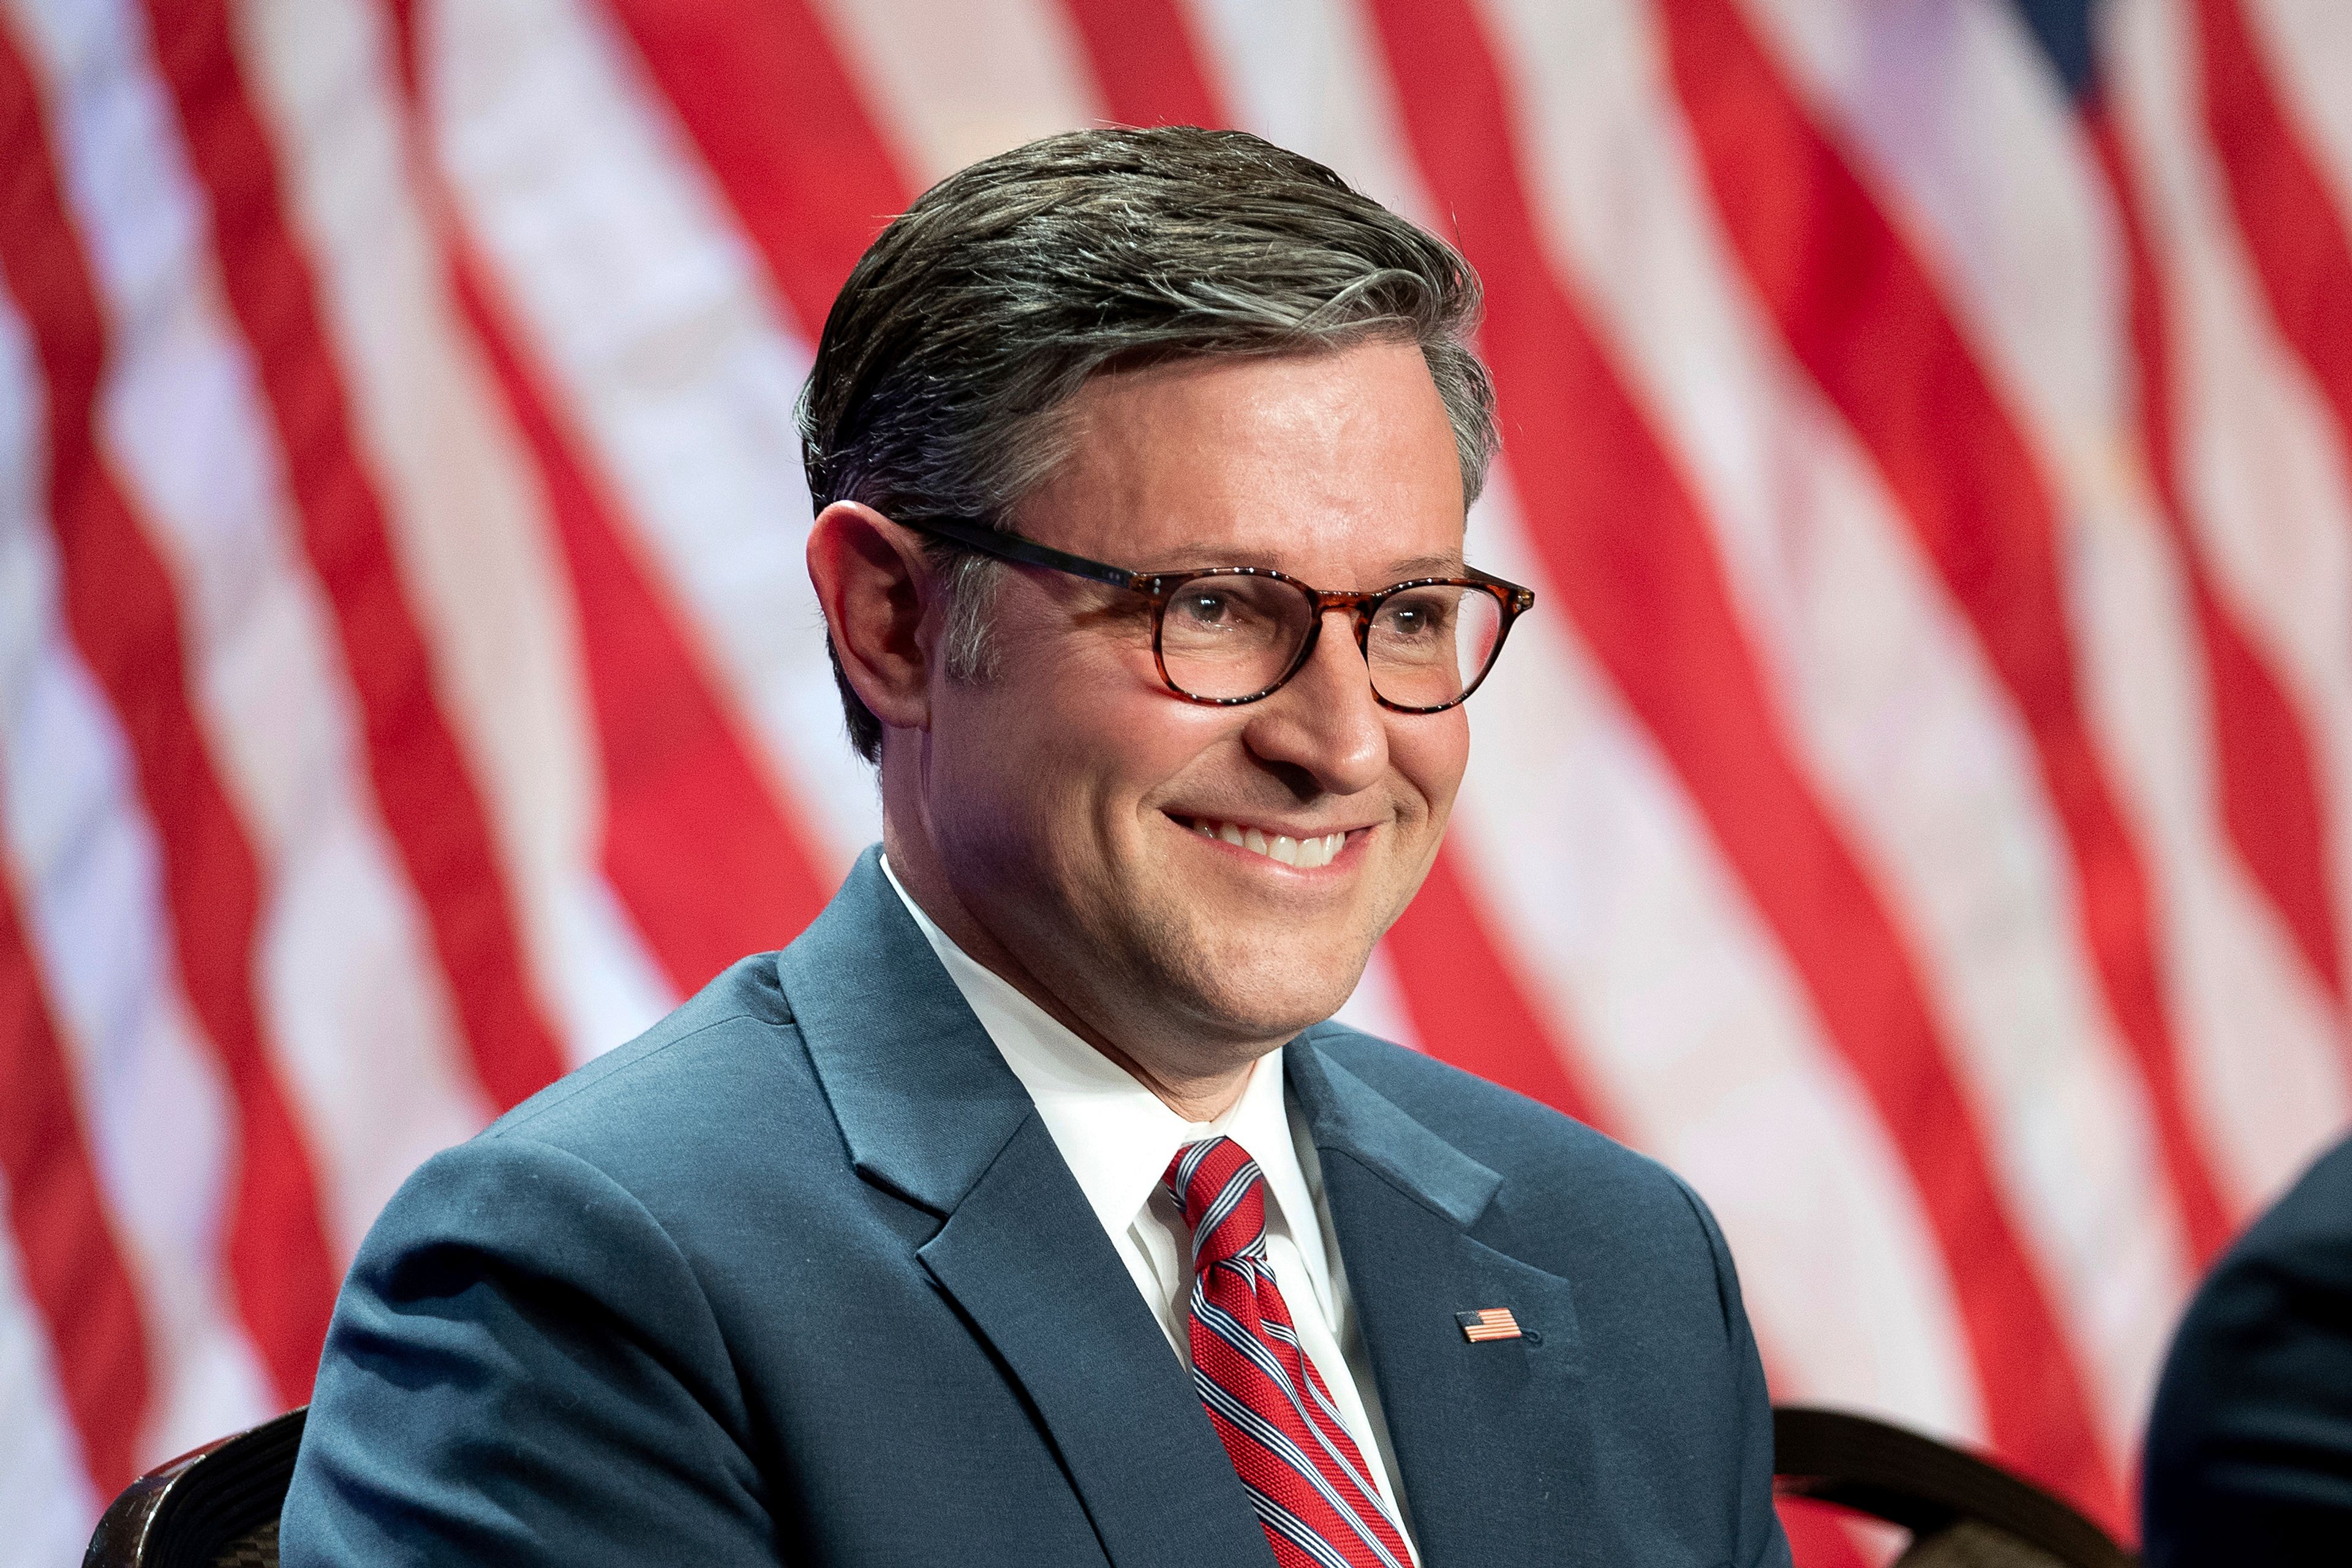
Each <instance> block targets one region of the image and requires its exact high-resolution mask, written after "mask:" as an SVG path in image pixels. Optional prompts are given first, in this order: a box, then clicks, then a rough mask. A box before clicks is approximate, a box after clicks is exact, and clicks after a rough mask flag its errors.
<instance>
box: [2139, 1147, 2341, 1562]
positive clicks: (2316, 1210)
mask: <svg viewBox="0 0 2352 1568" xmlns="http://www.w3.org/2000/svg"><path fill="white" fill-rule="evenodd" d="M2142 1516H2143V1530H2142V1535H2143V1538H2144V1539H2145V1540H2146V1542H2147V1561H2148V1563H2149V1565H2150V1568H2196V1565H2198V1564H2202V1563H2215V1564H2221V1563H2265V1564H2278V1565H2280V1568H2287V1565H2291V1564H2299V1563H2310V1564H2314V1565H2315V1568H2316V1565H2318V1564H2322V1563H2344V1562H2346V1561H2347V1559H2352V1140H2347V1141H2346V1142H2341V1143H2338V1144H2337V1145H2336V1147H2335V1148H2334V1149H2333V1150H2331V1151H2329V1152H2327V1153H2326V1155H2324V1156H2322V1157H2321V1158H2320V1160H2319V1162H2318V1163H2316V1164H2315V1165H2313V1166H2312V1168H2311V1169H2310V1170H2309V1171H2308V1172H2306V1173H2305V1175H2304V1177H2303V1179H2302V1180H2301V1181H2299V1182H2297V1183H2296V1184H2295V1185H2294V1189H2293V1190H2292V1191H2291V1192H2289V1193H2288V1194H2287V1195H2286V1196H2285V1197H2284V1198H2282V1199H2280V1200H2279V1202H2278V1203H2277V1204H2276V1205H2274V1206H2273V1208H2272V1209H2271V1210H2270V1212H2269V1213H2267V1214H2265V1215H2263V1217H2262V1218H2261V1219H2259V1220H2257V1221H2255V1222H2254V1224H2253V1226H2252V1227H2251V1228H2249V1229H2248V1230H2247V1232H2246V1234H2245V1235H2244V1236H2242V1237H2239V1238H2238V1242H2237V1244H2236V1245H2235V1246H2234V1247H2231V1249H2230V1251H2229V1253H2228V1255H2227V1256H2226V1257H2224V1258H2222V1259H2221V1262H2220V1264H2218V1265H2217V1266H2215V1268H2214V1270H2213V1273H2212V1277H2211V1278H2210V1279H2207V1280H2206V1282H2205V1284H2204V1287H2203V1288H2202V1289H2200V1290H2199V1291H2198V1292H2197V1299H2196V1300H2195V1301H2193V1302H2192V1303H2190V1305H2189V1315H2188V1317H2187V1318H2186V1319H2184V1320H2183V1321H2182V1322H2181V1325H2180V1332H2179V1337H2178V1338H2177V1339H2175V1341H2174V1342H2173V1346H2172V1354H2171V1356H2170V1357H2169V1358H2168V1360H2167V1362H2166V1363H2165V1369H2164V1380H2163V1382H2162V1384H2159V1385H2158V1390H2157V1396H2156V1413H2155V1415H2153V1416H2152V1417H2151V1418H2150V1419H2149V1422H2148V1433H2147V1488H2146V1494H2145V1498H2144V1500H2143V1503H2142Z"/></svg>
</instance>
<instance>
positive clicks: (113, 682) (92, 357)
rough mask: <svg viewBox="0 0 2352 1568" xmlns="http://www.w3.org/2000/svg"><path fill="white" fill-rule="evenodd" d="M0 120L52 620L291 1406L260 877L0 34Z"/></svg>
mask: <svg viewBox="0 0 2352 1568" xmlns="http://www.w3.org/2000/svg"><path fill="white" fill-rule="evenodd" d="M0 126H5V127H6V128H7V129H6V132H5V142H0V145H5V147H6V149H7V154H8V159H7V167H8V169H9V170H10V171H11V175H10V178H9V179H8V181H7V184H6V185H5V200H0V271H5V274H6V277H7V279H8V283H9V286H10V288H11V289H12V290H13V292H14V293H15V295H16V299H17V300H18V301H19V302H20V303H21V305H22V306H23V309H24V310H25V312H26V321H27V323H28V324H29V325H30V327H31V329H32V331H33V336H34V342H35V346H36V349H37V353H38V354H39V357H40V362H41V366H42V370H43V372H44V374H45V376H46V378H47V385H48V399H49V401H48V470H49V471H48V501H49V507H50V514H51V516H52V518H53V519H54V522H55V526H56V529H57V534H58V565H59V569H60V572H61V575H62V584H61V586H62V591H63V596H64V605H65V613H66V621H67V624H68V626H69V627H70V628H71V630H72V632H73V635H74V638H75V641H76V642H77V643H78V644H79V646H80V648H81V651H82V656H83V658H84V659H85V660H86V661H87V663H88V664H89V669H90V672H91V674H92V675H94V676H95V677H96V678H97V680H98V683H99V685H100V687H101V688H102V689H104V690H105V692H106V694H107V697H108V700H110V702H111V703H112V705H113V707H114V710H115V711H116V713H117V715H118V716H119V718H120V720H121V724H122V729H123V733H124V736H125V738H126V739H127V740H128V742H129V743H130V747H131V756H132V759H133V761H134V763H135V764H136V766H137V769H138V774H139V784H140V790H141V793H142V795H143V796H144V798H145V801H146V805H147V809H148V812H149V814H150V815H151V816H152V817H153V819H154V822H155V826H156V830H157V833H158V834H159V836H160V837H161V839H162V842H163V879H164V891H165V896H166V899H167V900H168V904H169V908H168V913H169V915H170V917H171V920H172V923H173V939H174V942H175V943H176V945H177V951H178V953H179V958H180V965H181V970H182V973H183V974H184V978H185V980H186V984H187V991H188V997H189V1001H190V1003H191V1004H192V1005H193V1006H194V1011H195V1014H196V1016H197V1018H198V1020H199V1021H200V1022H201V1023H202V1024H203V1026H204V1029H205V1034H206V1036H207V1037H209V1040H210V1043H211V1045H212V1047H213V1049H214V1051H215V1053H216V1054H217V1055H218V1057H219V1058H220V1062H221V1068H222V1070H223V1073H224V1076H225V1077H226V1079H227V1080H228V1085H229V1093H230V1096H231V1099H232V1100H233V1102H234V1104H235V1105H236V1116H237V1123H238V1126H237V1131H238V1145H237V1153H238V1159H237V1164H236V1177H235V1183H236V1192H235V1197H234V1200H233V1205H232V1207H231V1210H230V1215H229V1235H228V1254H229V1271H230V1276H231V1279H232V1280H233V1281H234V1284H235V1288H236V1296H237V1302H238V1306H239V1309H240V1310H241V1311H242V1313H243V1315H244V1318H245V1321H246V1323H247V1327H248V1328H249V1329H250V1330H251V1331H252V1334H253V1338H254V1341H255V1342H256V1343H257V1345H258V1346H259V1347H260V1349H261V1352H262V1355H263V1357H264V1358H265V1360H266V1361H267V1362H268V1366H269V1371H270V1374H271V1377H272V1379H273V1381H274V1383H275V1384H276V1386H277V1389H278V1395H279V1396H280V1397H281V1398H283V1399H285V1400H286V1401H288V1402H289V1404H291V1403H299V1401H300V1400H302V1399H304V1398H306V1397H308V1395H309V1393H310V1378H311V1373H313V1372H314V1371H315V1370H316V1368H317V1366H318V1361H319V1348H320V1344H321V1343H322V1342H323V1341H324V1339H325V1337H326V1330H327V1317H328V1314H329V1312H330V1311H331V1310H332V1308H333V1306H334V1298H335V1282H336V1277H337V1270H336V1268H335V1267H334V1265H333V1263H332V1262H331V1259H330V1255H329V1251H328V1247H327V1242H326V1236H325V1231H324V1229H323V1227H322V1226H320V1221H319V1207H318V1200H317V1195H316V1192H315V1186H314V1181H313V1177H312V1173H311V1166H310V1156H309V1154H308V1152H306V1151H305V1150H304V1148H303V1145H302V1139H301V1136H300V1134H299V1131H297V1129H296V1127H295V1124H294V1121H293V1119H292V1117H291V1116H289V1114H288V1112H287V1109H286V1104H285V1101H284V1100H282V1099H281V1098H280V1095H279V1091H278V1084H277V1082H276V1080H275V1079H274V1078H273V1076H272V1068H271V1065H270V1053H269V1052H268V1049H266V1048H265V1047H264V1045H263V1039H262V1029H261V1023H260V1019H259V1016H258V1015H257V1011H256V1007H255V1003H254V995H253V988H254V987H255V986H256V985H257V984H258V976H259V974H260V967H261V966H260V963H259V962H258V955H257V952H256V942H255V936H256V932H257V930H258V929H259V924H260V881H259V878H258V877H257V874H256V871H255V867H254V859H253V852H252V849H251V848H250V847H249V846H248V845H247V842H246V838H245V833H244V829H243V828H242V826H240V825H239V824H238V822H237V820H236V815H235V814H234V813H233V812H232V811H231V809H230V807H229V804H228V798H227V795H226V794H225V793H224V792H223V790H222V788H221V784H220V775H219V772H218V770H217V769H216V768H215V766H214V764H213V761H212V757H211V755H210V754H209V752H207V750H206V748H205V742H204V739H203V736H202V733H201V731H199V730H198V729H197V726H196V721H195V718H194V713H193V712H192V711H191V710H190V708H189V703H188V687H187V674H186V670H185V668H184V665H183V663H182V654H181V649H182V648H183V647H184V646H185V644H184V641H183V637H182V631H181V622H180V612H179V606H178V605H177V604H176V603H175V602H174V601H173V586H172V583H171V579H170V578H169V576H168V575H167V574H165V572H164V570H163V563H161V562H160V561H159V560H158V559H157V558H156V556H155V554H154V552H153V551H152V548H151V547H150V546H149V544H148V542H147V541H146V539H145V538H144V537H143V536H142V534H141V533H140V531H139V529H138V527H137V525H136V524H135V523H134V522H133V521H132V520H131V511H130V509H129V508H128V507H127V506H125V504H124V503H123V500H122V496H121V492H120V490H118V489H117V488H116V486H115V482H114V477H113V475H112V474H111V473H110V472H109V471H108V470H107V468H105V466H104V465H103V464H101V463H100V460H99V454H98V450H97V447H96V444H95V436H94V432H93V430H92V426H91V421H92V418H93V417H94V413H93V410H94V407H95V404H96V401H97V397H98V387H99V374H100V367H102V366H103V365H104V364H105V363H107V360H108V355H109V353H110V346H109V344H108V342H107V335H106V324H105V320H104V318H103V316H102V315H101V314H100V310H99V305H98V296H97V292H96V289H95V288H94V287H93V285H92V282H91V279H90V274H89V265H88V263H87V261H86V259H85V258H84V257H83V255H82V253H81V250H80V247H79V244H78V243H77V242H76V240H75V237H74V232H73V230H72V228H71V226H69V224H68V219H67V216H66V211H65V205H64V201H63V199H62V197H61V195H60V193H59V191H58V181H57V174H56V165H55V163H54V162H53V161H52V159H51V156H50V153H49V150H48V147H47V141H46V137H45V135H44V132H43V130H42V123H41V119H40V109H39V99H38V96H37V89H36V88H35V86H34V82H33V78H32V76H31V74H30V73H29V71H28V70H27V69H26V64H25V61H24V59H23V58H22V57H21V55H19V54H18V52H17V51H16V47H15V45H14V42H13V40H12V39H10V38H9V37H7V36H6V35H5V33H0ZM11 1081H13V1079H12V1080H11Z"/></svg>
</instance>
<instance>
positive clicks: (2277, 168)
mask: <svg viewBox="0 0 2352 1568" xmlns="http://www.w3.org/2000/svg"><path fill="white" fill-rule="evenodd" d="M2197 38H2198V45H2199V47H2200V49H2201V50H2202V53H2203V57H2204V58H2203V62H2202V63H2203V68H2204V69H2203V108H2204V111H2205V127H2206V131H2207V133H2208V134H2209V135H2210V136H2211V138H2212V142H2213V151H2214V153H2215V155H2216V156H2218V157H2219V158H2220V159H2221V171H2222V174H2223V177H2224V184H2226V185H2227V187H2228V189H2229V193H2230V205H2231V207H2232V208H2233V209H2234V210H2235V211H2236V213H2237V216H2238V226H2239V228H2240V229H2241V230H2242V231H2243V233H2244V235H2245V239H2246V248H2247V249H2248V250H2249V251H2250V252H2251V253H2252V257H2253V261H2254V271H2255V274H2256V276H2257V277H2258V278H2259V279H2261V282H2262V288H2263V295H2264V297H2265V298H2267V299H2268V300H2270V305H2271V310H2272V311H2273V314H2275V315H2276V316H2277V318H2278V323H2279V328H2280V330H2281V331H2283V332H2284V334H2285V336H2286V340H2287V342H2290V343H2292V344H2294V350H2295V352H2296V353H2299V354H2301V355H2302V356H2303V359H2304V362H2305V363H2306V364H2308V365H2309V366H2310V367H2311V372H2312V374H2313V375H2314V376H2315V377H2316V378H2317V380H2318V382H2319V389H2320V392H2321V394H2322V395H2324V396H2326V399H2327V401H2328V404H2329V405H2330V406H2331V407H2332V408H2333V409H2334V410H2335V414H2336V425H2337V427H2338V430H2339V431H2340V432H2341V434H2342V435H2343V437H2344V440H2345V447H2346V450H2347V453H2352V247H2347V241H2346V238H2345V230H2344V216H2343V214H2342V213H2341V212H2340V211H2339V210H2338V209H2337V207H2336V200H2335V197H2334V195H2332V194H2331V192H2330V190H2329V187H2328V183H2327V182H2326V180H2325V179H2323V178H2322V177H2321V176H2320V174H2319V171H2318V170H2317V169H2315V167H2313V165H2312V162H2311V158H2310V155H2309V154H2308V153H2306V152H2305V148H2304V146H2303V142H2302V140H2301V139H2300V138H2299V137H2298V136H2297V135H2296V134H2295V132H2294V130H2293V128H2292V127H2291V126H2290V124H2289V121H2288V119H2287V116H2286V113H2285V111H2284V110H2283V109H2282V108H2281V107H2280V104H2279V101H2278V99H2277V97H2276V95H2275V94H2274V93H2273V90H2272V84H2271V82H2270V80H2269V79H2268V77H2267V75H2266V74H2265V70H2264V68H2263V64H2262V61H2261V58H2260V55H2259V51H2258V50H2257V48H2256V47H2255V43H2254V39H2253V37H2252V34H2251V32H2250V31H2249V29H2248V26H2247V23H2246V17H2245V12H2244V9H2243V7H2242V5H2241V4H2240V0H2198V3H2197Z"/></svg>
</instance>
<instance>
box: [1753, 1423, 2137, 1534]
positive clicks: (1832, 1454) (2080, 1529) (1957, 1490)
mask: <svg viewBox="0 0 2352 1568" xmlns="http://www.w3.org/2000/svg"><path fill="white" fill-rule="evenodd" d="M1772 1439H1773V1447H1774V1449H1775V1456H1774V1460H1773V1469H1774V1471H1775V1472H1776V1476H1775V1479H1776V1481H1777V1483H1778V1486H1779V1489H1780V1490H1781V1491H1783V1492H1785V1493H1788V1494H1790V1495H1793V1496H1797V1497H1803V1498H1811V1499H1815V1500H1819V1501H1822V1502H1829V1503H1835V1504H1837V1505H1839V1506H1841V1507H1844V1508H1851V1509H1854V1510H1858V1511H1860V1512H1863V1513H1867V1514H1870V1515H1872V1516H1873V1517H1874V1518H1878V1519H1883V1520H1885V1521H1888V1522H1890V1523H1894V1524H1898V1525H1901V1526H1903V1527H1904V1528H1905V1529H1906V1530H1909V1531H1912V1533H1913V1534H1914V1535H1927V1534H1932V1533H1933V1532H1934V1531H1937V1530H1941V1529H1943V1528H1944V1527H1946V1526H1947V1525H1949V1524H1951V1523H1953V1522H1954V1521H1958V1520H1961V1519H1974V1520H1979V1521H1982V1522H1984V1523H1986V1524H1989V1525H1991V1526H1993V1527H1994V1528H1996V1529H1998V1530H2000V1531H2005V1532H2007V1533H2008V1534H2011V1535H2013V1536H2015V1537H2016V1538H2017V1539H2019V1540H2020V1541H2022V1542H2025V1543H2026V1544H2028V1545H2030V1546H2033V1547H2036V1548H2039V1549H2040V1550H2042V1551H2044V1552H2050V1553H2051V1554H2053V1555H2054V1556H2057V1557H2059V1558H2062V1559H2063V1560H2064V1561H2066V1562H2068V1563H2081V1564H2084V1568H2137V1562H2138V1559H2137V1558H2136V1557H2134V1556H2133V1555H2132V1554H2131V1553H2130V1552H2126V1550H2125V1549H2124V1548H2123V1547H2122V1546H2120V1545H2118V1544H2117V1543H2116V1540H2115V1538H2114V1537H2113V1536H2110V1535H2109V1534H2108V1533H2107V1532H2106V1531H2105V1530H2102V1529H2101V1528H2100V1527H2099V1526H2098V1525H2097V1524H2096V1523H2095V1522H2094V1521H2092V1520H2091V1519H2089V1518H2088V1517H2087V1516H2085V1515H2084V1514H2083V1513H2081V1512H2079V1511H2078V1510H2075V1509H2074V1508H2072V1507H2070V1506H2068V1505H2067V1504H2066V1503H2065V1502H2063V1501H2062V1500H2059V1499H2058V1498H2055V1497H2053V1496H2052V1495H2051V1494H2050V1493H2048V1492H2046V1491H2044V1490H2042V1489H2041V1488H2040V1487H2037V1486H2035V1485H2034V1484H2033V1483H2032V1482H2031V1481H2028V1480H2025V1479H2023V1478H2021V1477H2019V1476H2016V1475H2012V1474H2011V1472H2009V1471H2008V1470H2006V1469H2003V1468H2001V1467H2000V1466H1999V1465H1998V1464H1995V1463H1994V1462H1993V1461H1991V1460H1990V1459H1987V1458H1981V1457H1980V1456H1979V1455H1975V1454H1971V1453H1969V1452H1967V1451H1965V1450H1963V1449H1960V1448H1957V1447H1952V1446H1951V1445H1950V1444H1948V1443H1943V1442H1938V1441H1937V1439H1935V1438H1933V1437H1930V1436H1926V1435H1925V1434H1923V1433H1919V1432H1914V1431H1912V1430H1910V1429H1909V1428H1908V1427H1905V1426H1896V1425H1895V1424H1894V1423H1893V1422H1889V1421H1882V1420H1879V1419H1877V1418H1876V1417H1874V1416H1870V1415H1861V1414H1860V1413H1858V1412H1855V1411H1851V1410H1832V1409H1827V1408H1822V1407H1819V1406H1811V1405H1775V1406H1774V1407H1773V1410H1772Z"/></svg>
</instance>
